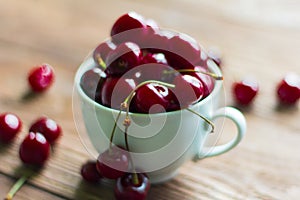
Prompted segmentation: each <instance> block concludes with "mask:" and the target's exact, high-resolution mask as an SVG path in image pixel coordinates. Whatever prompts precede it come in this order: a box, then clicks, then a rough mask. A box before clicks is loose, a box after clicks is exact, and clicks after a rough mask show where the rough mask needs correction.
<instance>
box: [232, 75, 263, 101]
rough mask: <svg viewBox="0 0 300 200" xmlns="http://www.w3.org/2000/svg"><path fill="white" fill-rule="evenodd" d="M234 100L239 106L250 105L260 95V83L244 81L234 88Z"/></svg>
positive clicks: (250, 80) (252, 80) (237, 83)
mask: <svg viewBox="0 0 300 200" xmlns="http://www.w3.org/2000/svg"><path fill="white" fill-rule="evenodd" d="M232 89H233V95H234V99H235V101H236V102H237V103H238V104H241V105H248V104H250V103H251V102H252V101H253V100H254V98H255V96H256V95H257V93H258V90H259V88H258V83H257V81H256V80H254V79H249V78H247V79H244V80H242V81H239V82H235V83H234V84H233V86H232Z"/></svg>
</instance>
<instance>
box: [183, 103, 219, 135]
mask: <svg viewBox="0 0 300 200" xmlns="http://www.w3.org/2000/svg"><path fill="white" fill-rule="evenodd" d="M186 110H188V111H190V112H191V113H193V114H195V115H197V116H198V117H200V118H201V119H203V120H204V121H205V122H206V123H208V124H209V125H210V126H211V131H210V132H211V133H213V132H214V131H215V125H214V124H213V123H212V122H211V121H210V120H209V119H207V118H205V117H204V116H202V115H200V114H199V113H197V112H196V111H194V110H192V109H190V108H186Z"/></svg>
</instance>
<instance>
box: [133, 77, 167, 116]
mask: <svg viewBox="0 0 300 200" xmlns="http://www.w3.org/2000/svg"><path fill="white" fill-rule="evenodd" d="M172 97H173V96H172V93H171V91H170V90H169V89H168V88H167V87H166V86H163V85H159V84H156V83H149V84H145V85H143V86H141V87H140V88H138V89H137V90H136V94H135V96H134V98H133V103H134V107H135V110H136V112H139V113H161V112H165V111H166V110H167V109H168V106H169V104H170V99H171V98H172Z"/></svg>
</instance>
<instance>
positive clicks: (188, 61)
mask: <svg viewBox="0 0 300 200" xmlns="http://www.w3.org/2000/svg"><path fill="white" fill-rule="evenodd" d="M168 50H169V52H168V53H166V54H165V55H166V58H167V60H168V63H170V65H171V66H172V67H174V68H176V69H193V68H194V65H193V64H194V63H195V62H196V61H198V60H199V58H200V47H199V45H198V43H197V42H196V40H195V39H193V38H191V37H189V36H187V35H185V34H181V33H180V34H179V35H177V36H174V37H172V38H171V39H170V40H169V42H168Z"/></svg>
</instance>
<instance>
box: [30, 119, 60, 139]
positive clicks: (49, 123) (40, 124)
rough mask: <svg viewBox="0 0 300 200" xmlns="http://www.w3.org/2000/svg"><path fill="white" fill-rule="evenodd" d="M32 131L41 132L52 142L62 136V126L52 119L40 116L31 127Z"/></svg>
mask: <svg viewBox="0 0 300 200" xmlns="http://www.w3.org/2000/svg"><path fill="white" fill-rule="evenodd" d="M29 131H30V132H35V133H37V132H39V133H41V134H43V135H44V137H45V138H46V139H47V141H48V142H49V143H50V144H53V143H54V142H55V141H56V140H57V139H58V138H59V137H60V136H61V134H62V133H61V127H60V126H59V125H58V124H57V123H56V122H55V121H54V120H52V119H50V118H47V117H40V118H39V119H37V120H36V121H35V122H34V123H33V124H32V125H31V126H30V129H29Z"/></svg>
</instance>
